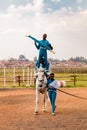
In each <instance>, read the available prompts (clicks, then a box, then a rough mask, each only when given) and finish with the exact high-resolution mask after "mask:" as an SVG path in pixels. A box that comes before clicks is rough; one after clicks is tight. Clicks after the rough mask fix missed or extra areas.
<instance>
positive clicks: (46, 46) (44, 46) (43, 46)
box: [28, 34, 53, 68]
mask: <svg viewBox="0 0 87 130" xmlns="http://www.w3.org/2000/svg"><path fill="white" fill-rule="evenodd" d="M28 37H29V38H31V39H33V40H34V41H35V46H36V48H37V49H38V50H39V56H38V62H37V67H38V68H39V67H40V62H41V59H42V57H43V58H44V62H45V65H46V68H48V60H47V50H53V47H52V45H51V43H50V42H49V41H48V40H47V39H46V38H47V34H43V39H42V40H40V41H39V40H37V39H36V38H34V37H32V36H31V35H29V36H28Z"/></svg>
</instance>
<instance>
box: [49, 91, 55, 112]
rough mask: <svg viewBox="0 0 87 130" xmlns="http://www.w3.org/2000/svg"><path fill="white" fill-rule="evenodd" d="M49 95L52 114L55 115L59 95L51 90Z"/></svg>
mask: <svg viewBox="0 0 87 130" xmlns="http://www.w3.org/2000/svg"><path fill="white" fill-rule="evenodd" d="M48 95H49V98H50V102H51V106H52V113H54V112H55V101H56V96H57V93H56V92H55V91H50V90H49V91H48Z"/></svg>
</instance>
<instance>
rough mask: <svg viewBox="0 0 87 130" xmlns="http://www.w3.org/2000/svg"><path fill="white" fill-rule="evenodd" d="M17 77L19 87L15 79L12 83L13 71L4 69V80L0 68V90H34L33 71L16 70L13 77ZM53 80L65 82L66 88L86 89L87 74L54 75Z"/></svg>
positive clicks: (2, 71)
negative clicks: (18, 77) (18, 78)
mask: <svg viewBox="0 0 87 130" xmlns="http://www.w3.org/2000/svg"><path fill="white" fill-rule="evenodd" d="M23 72H24V81H23ZM31 72H32V74H31ZM18 75H20V76H21V79H20V80H21V82H20V86H19V82H18V81H17V80H16V79H15V80H16V82H15V83H14V69H13V68H6V73H5V77H6V79H4V69H2V68H0V88H16V87H18V88H27V87H32V88H34V87H35V85H34V69H31V71H29V73H28V70H27V68H24V71H23V68H16V69H15V77H17V76H18ZM30 75H31V77H30ZM27 76H29V77H27ZM74 76H76V80H75V79H74ZM55 78H56V79H57V80H65V81H66V87H87V74H86V73H55ZM4 80H6V83H5V82H4ZM28 80H30V81H28Z"/></svg>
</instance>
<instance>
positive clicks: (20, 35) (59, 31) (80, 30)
mask: <svg viewBox="0 0 87 130" xmlns="http://www.w3.org/2000/svg"><path fill="white" fill-rule="evenodd" d="M36 3H37V4H36ZM43 9H44V3H43V0H39V1H38V2H37V1H36V0H34V1H33V4H27V5H26V6H18V7H16V6H14V5H11V6H9V8H8V10H7V13H6V14H0V46H1V47H0V48H1V51H0V59H1V58H2V59H3V58H8V57H11V56H12V57H18V56H19V55H20V54H24V55H25V56H26V57H27V58H29V59H33V58H34V56H36V55H38V51H37V50H36V48H35V46H34V44H33V41H32V40H31V39H28V38H26V37H25V35H26V34H31V35H33V36H35V37H36V38H38V39H41V38H42V34H43V33H44V32H46V33H47V34H48V40H49V41H50V42H51V43H52V45H53V46H54V50H55V52H56V54H55V55H53V54H51V53H50V52H48V56H49V57H53V58H58V59H64V58H70V57H71V56H87V51H86V50H87V49H86V48H87V38H86V34H87V10H82V11H80V12H77V13H75V12H72V10H70V12H69V11H68V10H67V9H66V8H61V9H60V10H56V11H53V12H51V13H50V12H48V13H43Z"/></svg>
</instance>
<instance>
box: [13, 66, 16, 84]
mask: <svg viewBox="0 0 87 130" xmlns="http://www.w3.org/2000/svg"><path fill="white" fill-rule="evenodd" d="M13 73H14V86H16V79H15V67H14V70H13Z"/></svg>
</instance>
